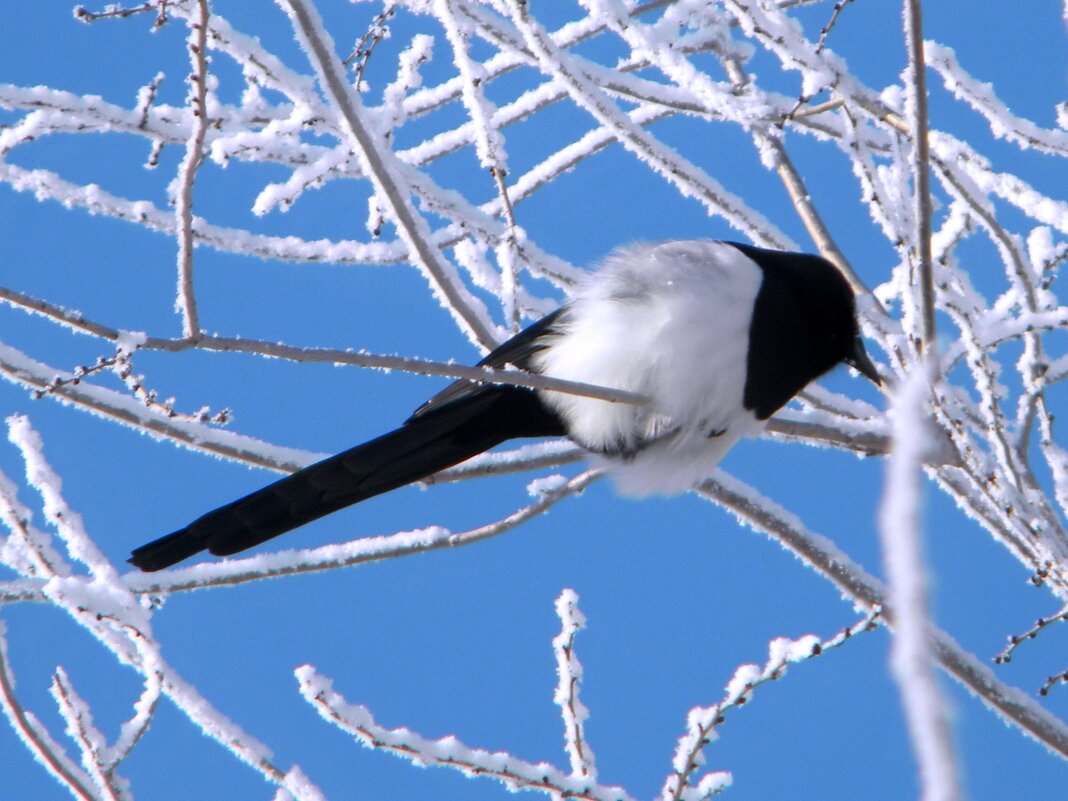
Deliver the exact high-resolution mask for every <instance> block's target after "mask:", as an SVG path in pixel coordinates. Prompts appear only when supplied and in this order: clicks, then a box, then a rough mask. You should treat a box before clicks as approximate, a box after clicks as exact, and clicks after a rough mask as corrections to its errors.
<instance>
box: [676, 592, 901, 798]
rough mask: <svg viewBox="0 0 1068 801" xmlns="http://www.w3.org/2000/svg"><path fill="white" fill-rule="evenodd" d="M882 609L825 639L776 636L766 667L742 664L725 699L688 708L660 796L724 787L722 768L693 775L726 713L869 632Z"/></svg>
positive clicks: (696, 794)
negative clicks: (794, 666)
mask: <svg viewBox="0 0 1068 801" xmlns="http://www.w3.org/2000/svg"><path fill="white" fill-rule="evenodd" d="M880 614H881V611H880V609H879V608H878V607H875V608H874V609H872V611H871V612H869V613H868V614H867V615H865V616H864V618H863V619H861V620H860V621H858V622H856V623H854V624H853V625H852V626H848V627H846V628H845V629H843V630H842V631H840V632H839V633H838V634H836V635H835V636H834V637H831V638H830V639H828V640H825V641H824V642H820V641H819V639H818V638H817V637H814V636H812V635H809V636H807V637H802V638H801V639H799V640H789V639H786V638H782V637H780V638H778V639H775V640H772V641H771V642H770V643H769V644H768V660H767V662H765V663H764V666H763V667H758V666H757V665H742V666H741V667H739V668H738V669H737V670H736V671H735V672H734V676H733V677H732V678H731V680H730V682H728V683H727V695H726V696H725V697H724V698H723V699H722V700H721V701H719V702H718V703H716V704H713V705H712V706H708V707H700V706H699V707H695V708H694V709H692V710H690V714H689V715H688V716H687V719H686V733H685V734H684V735H682V737H680V738H679V742H678V745H677V746H676V747H675V755H674V758H673V759H672V766H673V767H674V770H673V771H672V773H671V774H669V775H668V777H667V779H666V781H665V782H664V787H663V789H662V790H661V791H660V801H703V799H705V798H708V797H709V796H711V795H714V794H716V793H717V792H720V791H721V790H724V789H726V788H727V787H728V786H729V785H730V784H731V781H732V778H731V775H730V774H729V773H724V772H712V773H709V774H706V775H705V776H704V777H703V778H702V779H701V780H700V781H699V782H698V783H697V784H696V785H694V783H693V779H694V776H695V774H696V773H697V771H698V770H699V769H700V768H701V767H702V766H703V765H704V762H705V760H704V753H703V752H704V749H705V747H706V746H708V745H709V744H710V743H711V742H712V741H713V740H714V739H715V738H716V736H717V734H716V731H715V730H716V728H718V727H719V726H720V725H721V724H722V723H723V722H724V720H725V717H724V716H725V715H726V714H727V713H728V712H731V711H733V710H735V709H738V708H740V707H741V706H743V705H745V704H747V703H749V701H750V699H751V698H752V695H753V691H754V690H755V689H756V688H757V687H759V686H760V685H762V684H766V683H767V682H769V681H776V680H778V679H780V678H782V676H783V674H785V672H786V669H787V667H788V665H789V664H790V663H791V662H802V661H804V660H807V659H813V658H815V657H817V656H820V655H822V654H824V653H826V652H827V651H829V650H831V649H833V648H838V647H839V646H841V645H843V644H844V643H846V642H848V641H849V640H850V639H852V638H853V637H854V636H856V635H857V634H860V633H862V632H865V631H871V630H872V629H873V628H875V626H876V625H877V621H878V619H879V616H880Z"/></svg>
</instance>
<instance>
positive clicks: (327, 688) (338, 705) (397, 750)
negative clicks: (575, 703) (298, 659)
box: [295, 665, 633, 801]
mask: <svg viewBox="0 0 1068 801" xmlns="http://www.w3.org/2000/svg"><path fill="white" fill-rule="evenodd" d="M295 673H296V677H297V681H298V682H299V684H300V693H301V695H303V696H304V700H306V701H307V702H308V703H309V704H311V705H312V706H313V707H314V708H315V710H316V711H317V712H318V713H319V714H320V715H321V716H322V717H323V719H324V720H326V721H329V722H330V723H333V724H334V725H335V726H337V727H338V728H340V729H342V730H343V731H346V732H348V733H349V734H351V735H352V736H353V737H354V738H356V740H357V741H359V742H360V743H362V744H363V745H365V746H367V747H368V748H374V749H378V750H382V751H387V752H388V753H391V754H394V755H395V756H399V757H401V758H402V759H406V760H408V761H409V762H411V763H412V764H414V765H420V766H423V765H433V766H435V767H442V768H450V769H452V770H456V771H459V772H460V773H462V774H464V775H465V776H470V777H473V778H475V777H477V778H488V779H494V780H496V781H498V782H500V783H501V784H503V785H504V786H505V787H507V788H508V789H509V790H512V791H517V790H534V791H537V792H542V793H545V794H546V795H548V796H549V797H550V798H553V799H571V798H573V799H579V801H633V799H632V797H631V796H630V795H628V794H627V793H626V792H625V791H624V790H623V789H622V788H620V787H607V786H604V785H601V784H598V783H597V782H596V781H594V780H593V779H592V778H591V777H589V776H581V775H579V776H569V775H568V774H566V773H564V772H563V771H562V770H560V769H559V768H556V767H554V766H552V765H550V764H548V763H545V762H539V763H532V762H527V761H524V760H522V759H519V758H518V757H514V756H512V755H511V754H507V753H504V752H500V751H498V752H489V751H483V750H481V749H478V748H471V747H470V746H468V745H465V744H464V743H462V742H460V740H459V739H458V738H456V737H453V736H449V737H443V738H441V739H440V740H430V739H427V738H425V737H422V736H421V735H419V734H416V733H415V732H413V731H410V730H409V729H403V728H400V729H388V728H386V727H384V726H382V725H380V724H379V723H377V722H376V721H375V719H374V718H373V717H372V716H371V713H370V711H369V710H367V709H366V708H364V707H362V706H358V705H356V704H351V703H349V702H348V701H346V700H345V699H344V698H343V697H342V696H341V695H340V694H338V693H337V692H336V691H335V690H334V688H333V682H331V680H330V679H328V678H326V677H324V676H322V675H320V674H319V673H317V672H316V671H315V668H313V667H312V666H311V665H304V666H303V667H299V668H297V670H296V672H295Z"/></svg>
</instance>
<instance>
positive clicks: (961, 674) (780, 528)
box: [698, 471, 1068, 759]
mask: <svg viewBox="0 0 1068 801" xmlns="http://www.w3.org/2000/svg"><path fill="white" fill-rule="evenodd" d="M698 494H699V495H701V496H703V497H705V498H707V499H708V500H711V501H713V502H715V503H717V504H719V505H721V506H723V507H724V508H726V509H727V510H729V511H730V512H732V513H733V514H734V515H736V516H737V518H738V519H739V521H741V522H742V523H744V524H746V525H748V526H751V527H752V528H754V529H756V530H757V531H761V532H764V533H765V534H767V535H768V536H769V537H771V538H772V539H774V540H775V541H777V542H778V543H779V544H781V545H782V546H783V547H784V548H786V549H787V550H789V551H790V552H791V553H793V554H794V555H796V556H797V557H798V558H800V559H801V560H802V561H803V562H804V563H806V564H807V565H809V566H810V567H812V568H813V569H814V570H816V571H817V572H818V573H820V574H821V575H822V576H823V577H824V578H826V579H828V580H830V581H831V583H833V584H834V585H835V586H836V587H837V588H838V589H839V590H840V591H841V592H842V593H844V594H845V595H846V596H848V597H849V598H851V599H852V600H853V601H854V602H855V603H859V604H861V605H863V606H864V607H865V608H867V609H873V608H875V607H882V608H883V614H884V617H885V618H886V620H887V622H888V623H890V625H893V621H894V617H893V610H891V609H889V608H888V606H887V604H886V591H885V588H884V587H883V586H882V584H881V583H880V582H879V580H878V579H876V578H875V577H874V576H871V575H869V574H868V573H867V572H865V571H864V570H863V568H861V567H860V566H859V565H857V564H856V563H855V562H853V561H852V560H851V559H850V558H849V557H848V556H846V555H845V554H844V553H842V552H841V551H840V550H839V549H838V548H837V547H835V546H834V544H833V543H831V541H830V540H827V539H825V538H824V537H822V536H820V535H818V534H814V533H811V532H809V531H807V530H806V529H805V528H804V526H803V525H802V524H801V521H800V520H798V519H797V518H796V517H795V516H793V515H792V514H790V513H789V512H787V511H786V510H785V509H782V508H781V507H779V506H778V505H777V504H774V503H773V502H772V501H769V500H768V499H767V498H764V497H763V496H761V495H760V494H759V493H757V492H756V491H755V490H754V489H753V488H752V487H749V486H747V485H745V484H743V483H742V482H740V481H738V480H737V479H735V478H733V477H728V476H727V475H726V474H724V473H723V472H722V471H720V472H718V473H717V474H716V476H715V477H714V478H712V479H709V480H708V481H705V482H704V483H703V484H702V485H701V486H700V488H699V489H698ZM929 636H930V637H931V642H932V648H933V649H934V654H935V657H936V658H937V659H938V661H939V662H940V663H941V665H942V667H943V668H944V669H945V671H946V672H947V673H948V674H949V675H950V676H952V677H953V678H954V679H956V680H957V681H959V682H960V683H961V684H963V685H964V686H965V687H968V688H969V689H970V690H971V691H972V692H974V693H975V694H976V695H977V696H978V697H979V698H980V699H982V701H983V703H985V704H986V705H987V706H988V707H989V708H990V709H991V710H993V711H994V712H996V713H997V714H998V715H999V716H1000V717H1001V718H1002V719H1003V720H1004V721H1006V722H1007V723H1011V724H1012V725H1014V726H1016V727H1018V728H1019V729H1020V730H1021V731H1023V732H1024V733H1025V734H1027V735H1028V736H1030V737H1032V738H1034V739H1035V740H1038V741H1039V742H1041V743H1042V744H1043V745H1045V746H1046V747H1047V748H1048V749H1050V751H1052V752H1055V753H1057V754H1059V755H1060V756H1062V757H1063V758H1065V759H1068V725H1066V724H1065V723H1064V722H1063V721H1061V720H1060V719H1058V718H1057V717H1055V716H1054V715H1053V714H1052V713H1050V712H1049V711H1048V710H1046V709H1043V708H1042V707H1040V706H1038V705H1037V704H1035V703H1033V702H1031V701H1030V700H1029V699H1028V697H1027V695H1026V694H1025V693H1023V692H1022V691H1020V690H1018V689H1016V688H1014V687H1010V686H1008V685H1006V684H1004V683H1003V682H1002V681H1001V680H999V679H998V678H997V677H996V676H995V675H994V674H993V673H992V672H991V671H990V669H989V668H987V667H986V666H985V665H983V664H982V663H981V662H979V661H978V660H977V659H976V658H975V657H974V656H972V655H971V654H970V653H968V652H967V651H965V650H964V649H962V648H961V647H960V645H958V644H957V643H956V642H955V641H954V640H953V638H952V637H950V635H949V634H947V633H946V632H944V631H942V630H941V629H938V628H935V627H933V626H932V627H931V629H930V631H929Z"/></svg>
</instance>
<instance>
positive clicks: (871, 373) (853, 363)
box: [842, 334, 883, 386]
mask: <svg viewBox="0 0 1068 801" xmlns="http://www.w3.org/2000/svg"><path fill="white" fill-rule="evenodd" d="M842 361H844V362H845V363H846V364H848V365H849V366H850V367H852V368H853V369H854V370H856V371H857V372H858V373H860V374H861V375H862V376H864V377H865V378H868V379H869V380H871V381H872V382H873V383H875V384H876V385H877V386H882V384H883V378H882V376H881V375H879V371H878V370H876V369H875V365H874V364H872V361H871V359H870V358H868V351H866V350H865V349H864V341H863V340H862V339H861V338H860V335H859V334H858V335H857V336H855V337H853V348H852V350H851V351H850V353H849V355H848V356H846V357H845V358H844V359H843V360H842Z"/></svg>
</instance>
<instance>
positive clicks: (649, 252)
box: [130, 241, 881, 571]
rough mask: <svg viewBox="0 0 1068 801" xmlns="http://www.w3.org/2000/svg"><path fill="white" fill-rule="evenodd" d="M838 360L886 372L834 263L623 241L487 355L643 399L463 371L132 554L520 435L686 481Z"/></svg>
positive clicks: (280, 527) (210, 539) (200, 538)
mask: <svg viewBox="0 0 1068 801" xmlns="http://www.w3.org/2000/svg"><path fill="white" fill-rule="evenodd" d="M839 363H845V364H847V365H849V366H850V367H853V368H854V369H856V370H857V371H859V372H860V373H861V374H862V375H865V376H867V377H868V378H869V379H871V380H872V381H874V382H875V383H877V384H878V383H881V379H880V377H879V373H878V371H877V370H876V369H875V366H874V365H873V364H872V362H871V360H870V359H869V358H868V355H867V353H866V352H865V350H864V345H863V343H862V341H861V338H860V333H859V329H858V326H857V318H856V309H855V304H854V297H853V292H852V290H851V289H850V287H849V284H848V283H846V281H845V279H844V277H843V276H842V274H841V273H840V272H839V271H838V270H837V269H836V268H835V267H834V266H833V265H832V264H831V263H830V262H828V261H826V260H824V259H822V258H820V257H818V256H812V255H807V254H802V253H787V252H781V251H773V250H764V249H762V248H756V247H750V246H747V245H739V244H735V243H731V242H714V241H679V242H665V243H661V244H654V245H636V246H631V247H627V248H622V249H620V250H617V251H616V252H615V253H613V254H612V255H611V256H609V257H608V258H607V259H606V260H605V261H604V262H603V263H602V264H601V266H600V267H599V268H598V269H597V270H596V271H595V272H593V273H592V274H591V275H589V277H588V278H587V279H586V280H585V281H584V282H583V283H582V284H581V285H580V286H579V287H578V289H577V291H576V292H575V293H574V295H573V296H572V297H571V299H569V300H568V301H567V303H565V304H564V305H563V306H562V307H561V308H560V309H558V310H556V311H555V312H553V313H552V314H550V315H548V316H547V317H544V318H543V319H541V320H539V321H538V322H536V323H534V324H533V325H531V326H530V327H529V328H527V329H526V330H524V331H522V332H521V333H519V334H517V335H516V336H514V337H513V338H512V339H510V340H508V341H507V342H505V343H504V344H503V345H501V346H500V347H498V348H497V349H496V350H494V351H493V352H492V353H490V354H489V355H488V356H486V357H485V358H484V359H483V360H482V361H481V362H479V364H480V365H481V366H486V367H491V368H502V367H505V366H506V365H512V366H514V367H517V368H520V369H522V370H527V371H530V372H532V373H536V374H539V375H543V376H548V377H552V378H559V379H567V380H571V381H578V382H583V383H586V384H594V385H599V386H602V387H607V388H611V389H616V390H624V391H626V392H630V393H634V394H636V395H638V396H641V397H642V398H644V399H645V400H646V402H645V403H640V404H636V403H616V402H610V401H606V400H601V399H597V398H591V397H585V396H580V395H573V394H567V393H563V392H559V391H548V390H539V389H529V388H526V387H519V386H510V385H500V384H480V383H476V382H473V381H466V380H462V381H457V382H455V383H453V384H452V385H450V386H449V387H447V388H446V389H445V390H443V391H442V392H440V393H439V394H437V395H435V396H434V397H433V398H431V399H430V400H429V401H427V402H426V403H424V404H423V405H422V406H421V407H420V408H419V409H417V410H416V411H415V413H414V414H413V415H412V416H411V417H409V418H408V420H407V421H405V422H404V424H403V425H401V427H400V428H398V429H396V430H395V431H391V432H390V433H388V434H384V435H383V436H381V437H378V438H377V439H373V440H371V441H370V442H366V443H364V444H362V445H357V446H356V447H354V448H350V449H349V450H347V451H344V452H342V453H339V454H337V455H336V456H331V457H330V458H328V459H325V460H323V461H321V462H319V463H317V464H313V465H311V466H310V467H306V468H304V469H303V470H300V471H298V472H296V473H294V474H292V475H290V476H287V477H286V478H283V479H281V480H279V481H276V482H275V483H273V484H270V485H269V486H267V487H264V488H263V489H261V490H257V491H256V492H253V493H252V494H251V495H247V496H245V497H244V498H241V499H239V500H236V501H234V502H233V503H229V504H227V505H226V506H222V507H220V508H218V509H216V510H214V511H212V512H208V513H207V514H205V515H204V516H202V517H200V518H197V519H196V520H194V521H193V522H192V523H190V524H189V525H188V526H186V527H185V528H182V529H179V530H178V531H176V532H174V533H173V534H168V535H167V536H165V537H162V538H160V539H158V540H155V541H154V542H150V543H148V544H147V545H143V546H141V547H140V548H137V549H136V550H135V551H134V552H133V555H132V556H131V558H130V562H131V563H132V564H134V565H136V566H137V567H139V568H141V569H142V570H147V571H152V570H160V569H162V568H165V567H168V566H170V565H173V564H175V563H176V562H180V561H181V560H183V559H186V558H188V557H190V556H193V555H194V554H196V553H199V552H200V551H204V550H207V551H210V552H211V553H213V554H216V555H219V556H224V555H229V554H234V553H237V552H239V551H243V550H245V549H246V548H251V547H253V546H254V545H259V544H260V543H262V542H264V541H266V540H269V539H271V538H272V537H276V536H278V535H279V534H283V533H285V532H287V531H289V530H290V529H294V528H296V527H297V526H302V525H304V524H305V523H309V522H311V521H312V520H315V519H317V518H319V517H322V516H323V515H327V514H330V513H331V512H334V511H337V510H338V509H342V508H344V507H346V506H350V505H351V504H354V503H358V502H359V501H362V500H366V499H367V498H370V497H373V496H375V495H379V494H381V493H383V492H388V491H390V490H393V489H396V488H398V487H401V486H404V485H405V484H410V483H412V482H415V481H419V480H420V479H424V478H426V477H428V476H430V475H431V474H433V473H436V472H437V471H439V470H443V469H445V468H447V467H451V466H453V465H455V464H458V463H460V462H462V461H464V460H466V459H469V458H470V457H472V456H475V455H476V454H479V453H482V452H483V451H486V450H489V449H490V448H492V447H494V446H496V445H499V444H500V443H502V442H504V441H505V440H509V439H516V438H524V437H560V436H566V437H569V438H570V439H571V440H573V441H574V442H575V443H576V444H578V445H579V446H581V447H582V448H584V449H585V450H587V451H588V452H589V453H590V454H592V455H594V458H597V459H600V460H603V461H604V462H607V463H608V464H609V465H611V466H612V468H613V470H612V472H613V473H614V475H615V477H616V483H617V485H618V486H619V488H620V489H621V491H623V492H625V493H627V494H631V495H649V494H654V493H677V492H684V491H686V490H687V489H690V488H691V487H693V486H694V485H695V484H696V483H697V482H699V481H700V480H702V479H703V478H705V477H707V476H708V474H709V473H710V472H711V471H712V469H713V468H714V467H715V465H716V464H717V463H718V462H719V461H720V459H722V458H723V456H724V454H726V452H727V451H728V450H729V449H730V448H731V446H733V445H734V444H735V443H736V442H737V441H738V440H739V439H740V438H741V437H743V436H745V435H747V434H753V433H755V432H757V431H759V430H760V429H761V428H762V427H763V425H764V423H765V421H767V419H768V418H769V417H771V415H772V414H774V413H775V411H776V410H777V409H779V408H780V407H781V406H782V405H783V404H785V403H786V402H787V401H788V400H790V398H792V397H793V396H794V395H795V394H796V393H797V392H799V391H800V390H801V389H803V388H804V387H805V385H806V384H808V383H809V382H810V381H812V380H813V379H815V378H817V377H819V376H820V375H822V374H823V373H825V372H827V371H828V370H830V369H831V368H832V367H834V366H835V365H837V364H839Z"/></svg>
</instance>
